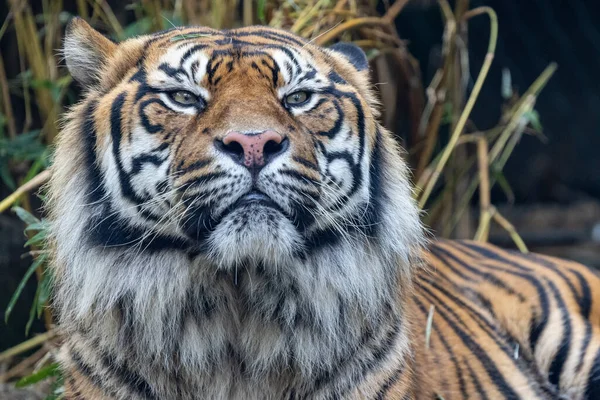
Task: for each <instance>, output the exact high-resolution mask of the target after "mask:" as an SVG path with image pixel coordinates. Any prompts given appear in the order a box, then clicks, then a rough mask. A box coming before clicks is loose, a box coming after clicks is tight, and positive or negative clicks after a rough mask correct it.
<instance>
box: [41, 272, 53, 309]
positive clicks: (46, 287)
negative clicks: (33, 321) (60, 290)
mask: <svg viewBox="0 0 600 400" xmlns="http://www.w3.org/2000/svg"><path fill="white" fill-rule="evenodd" d="M53 284H54V276H53V275H52V272H51V271H50V270H49V269H46V270H45V271H44V276H43V277H42V281H41V282H40V283H39V284H38V286H39V287H40V296H39V297H38V302H37V316H38V318H40V317H41V316H42V311H44V307H45V306H46V304H47V303H48V300H49V299H50V295H51V294H52V287H53Z"/></svg>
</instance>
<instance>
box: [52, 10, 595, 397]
mask: <svg viewBox="0 0 600 400" xmlns="http://www.w3.org/2000/svg"><path fill="white" fill-rule="evenodd" d="M64 57H65V60H66V64H67V66H68V68H69V71H70V73H71V74H72V76H73V77H74V78H75V79H76V80H77V81H78V82H79V83H80V84H81V86H82V87H83V88H84V89H85V93H84V96H83V99H82V100H81V102H80V103H79V104H77V105H76V106H74V107H73V109H72V110H70V111H69V113H68V115H67V116H66V118H65V121H64V124H63V129H62V132H61V135H60V138H59V140H58V144H57V147H56V153H55V160H54V164H53V166H52V179H51V182H50V185H49V194H50V196H49V205H48V207H49V210H50V214H51V216H50V218H51V221H52V222H51V226H52V241H51V244H50V247H51V251H52V255H53V262H52V264H53V268H54V272H55V275H56V286H57V288H56V293H55V296H54V303H53V304H54V306H55V308H56V310H57V313H58V316H59V325H60V329H61V331H62V335H63V337H64V338H65V342H64V345H63V346H62V349H61V352H60V361H61V365H62V368H63V371H64V374H65V384H66V397H67V398H68V399H182V400H183V399H199V398H206V399H238V398H239V399H282V398H286V399H326V398H327V399H329V398H331V399H333V398H349V399H359V398H360V399H362V398H369V399H371V398H391V399H416V398H419V399H421V398H425V399H431V398H435V396H438V398H444V399H453V398H489V399H495V398H527V399H538V398H539V399H542V398H544V399H548V398H567V396H572V398H576V399H579V398H586V396H587V398H593V396H594V395H595V394H597V393H598V390H599V388H598V380H599V379H600V377H599V376H598V375H599V374H600V370H599V369H598V368H600V358H598V357H595V354H596V352H598V351H599V348H600V338H598V336H597V335H598V325H597V324H598V321H599V318H600V309H599V306H598V301H599V299H598V296H599V294H598V293H600V291H598V290H597V289H598V288H599V287H600V284H599V281H598V278H597V276H596V274H595V273H593V272H591V271H590V270H588V269H587V268H585V267H583V266H581V265H579V264H574V263H569V262H566V261H562V260H554V259H549V258H545V257H542V256H534V255H529V256H524V255H518V254H515V253H511V252H506V251H503V250H499V249H497V248H494V247H492V246H487V245H482V244H477V243H472V242H435V243H429V244H428V243H427V241H426V240H425V234H424V230H423V227H422V225H421V223H420V221H419V211H418V209H417V207H416V205H415V203H414V201H413V200H412V189H411V185H410V182H409V179H408V168H407V166H406V164H405V163H404V161H403V159H402V152H401V149H400V148H399V147H398V146H397V144H396V143H395V141H394V139H393V138H392V136H391V134H390V133H389V132H387V131H386V130H385V129H384V128H383V127H382V126H381V125H380V124H379V123H378V121H377V118H378V113H377V108H378V104H377V101H376V99H375V96H374V94H373V92H372V90H371V86H370V83H369V78H368V62H367V58H366V56H365V54H364V53H363V52H362V51H361V50H360V49H359V48H357V47H356V46H353V45H351V44H343V43H340V44H336V45H334V46H332V47H330V48H328V49H325V48H321V47H318V46H316V45H314V44H313V43H310V42H307V41H304V40H303V39H301V38H299V37H296V36H294V35H291V34H289V33H287V32H285V31H281V30H276V29H272V28H267V27H248V28H241V29H235V30H227V31H218V30H212V29H209V28H204V27H186V28H175V29H171V30H168V31H164V32H160V33H156V34H153V35H148V36H140V37H136V38H133V39H128V40H126V41H124V42H122V43H114V42H112V41H110V40H108V39H107V38H105V37H104V36H102V35H101V34H100V33H98V32H96V31H95V30H93V29H92V28H91V27H90V26H89V25H88V24H87V23H85V22H84V21H83V20H81V19H78V18H76V19H74V20H72V21H71V22H70V24H69V26H68V29H67V34H66V37H65V45H64ZM515 309H517V310H519V312H518V313H515V311H514V310H515ZM515 346H516V347H518V348H519V352H518V355H517V356H515V350H514V349H515ZM565 349H566V350H565ZM590 396H592V397H590ZM569 398H570V397H569Z"/></svg>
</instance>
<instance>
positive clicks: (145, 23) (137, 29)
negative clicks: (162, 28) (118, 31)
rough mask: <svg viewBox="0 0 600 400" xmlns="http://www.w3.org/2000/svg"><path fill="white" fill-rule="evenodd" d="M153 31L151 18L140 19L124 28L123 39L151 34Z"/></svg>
mask: <svg viewBox="0 0 600 400" xmlns="http://www.w3.org/2000/svg"><path fill="white" fill-rule="evenodd" d="M151 29H152V19H151V18H150V17H144V18H140V19H138V20H137V21H135V22H133V23H131V24H129V25H127V26H126V27H125V28H123V39H128V38H131V37H134V36H138V35H144V34H147V33H150V31H151Z"/></svg>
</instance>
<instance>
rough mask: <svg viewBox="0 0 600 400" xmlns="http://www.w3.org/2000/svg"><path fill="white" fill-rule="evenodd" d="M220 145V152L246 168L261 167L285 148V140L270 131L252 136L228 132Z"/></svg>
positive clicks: (250, 134)
mask: <svg viewBox="0 0 600 400" xmlns="http://www.w3.org/2000/svg"><path fill="white" fill-rule="evenodd" d="M222 143H223V146H222V150H223V151H224V152H225V153H227V154H228V155H229V156H230V157H231V158H233V159H234V160H235V161H236V162H238V163H240V164H244V165H245V166H246V167H247V168H255V167H263V166H264V165H265V164H267V163H268V162H269V161H271V160H272V159H273V158H274V157H275V156H277V155H279V154H281V153H283V152H284V151H285V149H286V148H287V140H285V139H284V138H283V137H282V136H281V135H280V134H279V133H277V132H275V131H271V130H268V131H264V132H261V133H254V134H252V133H247V134H244V133H240V132H236V131H233V132H229V133H228V134H227V135H225V137H224V138H223V142H222Z"/></svg>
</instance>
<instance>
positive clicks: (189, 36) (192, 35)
mask: <svg viewBox="0 0 600 400" xmlns="http://www.w3.org/2000/svg"><path fill="white" fill-rule="evenodd" d="M209 36H212V35H211V34H210V33H182V34H181V35H176V36H173V37H172V38H171V40H170V41H171V42H177V41H180V40H187V39H194V38H200V37H209Z"/></svg>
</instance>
